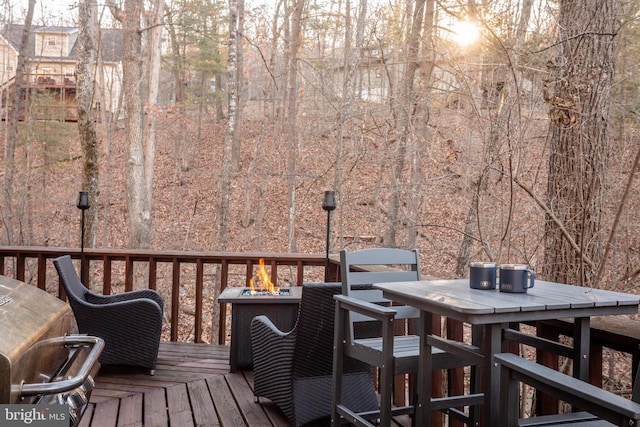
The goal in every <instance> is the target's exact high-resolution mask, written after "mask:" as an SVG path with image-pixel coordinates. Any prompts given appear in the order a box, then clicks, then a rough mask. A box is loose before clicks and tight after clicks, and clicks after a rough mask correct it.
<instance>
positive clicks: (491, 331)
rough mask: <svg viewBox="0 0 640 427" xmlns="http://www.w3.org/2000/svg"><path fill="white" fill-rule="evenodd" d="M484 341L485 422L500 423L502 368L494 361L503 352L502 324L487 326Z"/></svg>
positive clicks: (488, 423) (494, 424) (485, 423)
mask: <svg viewBox="0 0 640 427" xmlns="http://www.w3.org/2000/svg"><path fill="white" fill-rule="evenodd" d="M484 338H485V342H484V355H485V360H484V373H483V376H484V421H485V422H484V423H481V425H487V426H497V425H500V368H499V366H498V365H497V364H494V362H493V355H494V354H497V353H500V352H502V345H503V342H502V324H501V323H495V324H490V325H486V326H485V337H484Z"/></svg>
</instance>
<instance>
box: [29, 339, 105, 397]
mask: <svg viewBox="0 0 640 427" xmlns="http://www.w3.org/2000/svg"><path fill="white" fill-rule="evenodd" d="M48 341H49V340H48ZM50 341H51V342H54V343H60V344H61V345H63V346H67V347H91V351H90V352H89V354H88V355H87V357H86V359H85V360H84V362H83V364H82V367H81V368H80V369H79V371H78V373H77V375H75V376H74V377H72V378H69V379H66V380H60V381H52V382H48V383H33V384H21V385H20V386H19V388H20V390H19V392H20V396H21V397H22V396H35V395H38V394H54V393H63V392H65V391H69V390H73V389H75V388H78V387H80V386H81V385H82V384H84V382H85V381H86V380H87V378H89V376H90V374H91V370H92V368H93V366H94V365H95V364H96V363H98V358H99V357H100V353H102V350H103V349H104V340H103V339H102V338H99V337H94V336H88V335H68V336H64V337H58V338H52V339H51V340H50Z"/></svg>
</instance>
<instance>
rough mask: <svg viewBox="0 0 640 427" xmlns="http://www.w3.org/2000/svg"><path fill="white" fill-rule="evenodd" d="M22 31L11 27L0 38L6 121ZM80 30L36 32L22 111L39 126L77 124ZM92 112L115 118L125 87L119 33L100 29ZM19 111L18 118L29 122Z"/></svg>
mask: <svg viewBox="0 0 640 427" xmlns="http://www.w3.org/2000/svg"><path fill="white" fill-rule="evenodd" d="M23 29H24V26H23V25H7V26H5V28H4V29H3V30H2V32H0V87H1V88H2V93H1V96H2V119H5V118H6V115H7V114H8V111H9V110H10V108H11V103H12V101H11V100H12V99H13V93H14V91H15V87H16V85H15V77H16V66H17V62H18V51H19V48H20V39H21V38H22V32H23ZM78 33H79V28H76V27H57V26H46V27H32V30H31V34H30V36H29V43H28V49H27V52H26V61H25V72H24V76H23V81H22V99H23V100H26V101H28V102H25V103H24V107H23V108H27V109H28V111H29V112H30V114H31V117H33V118H35V119H39V120H44V119H54V120H68V121H73V120H76V119H77V112H76V79H75V68H76V55H77V50H78V46H77V41H78ZM96 49H97V64H96V66H95V71H96V79H95V84H96V87H95V99H96V101H95V102H94V109H95V112H96V113H98V112H99V111H101V110H102V112H104V113H113V112H115V111H116V110H117V109H118V105H119V103H118V100H119V97H120V91H121V87H122V84H121V82H122V62H121V51H122V37H121V33H120V31H119V30H111V29H101V30H100V31H99V32H98V41H97V42H96ZM24 113H25V111H21V113H20V118H21V119H23V118H24V117H26V115H25V114H24Z"/></svg>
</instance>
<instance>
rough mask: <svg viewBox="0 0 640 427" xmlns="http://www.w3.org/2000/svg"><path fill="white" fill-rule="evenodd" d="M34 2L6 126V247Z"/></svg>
mask: <svg viewBox="0 0 640 427" xmlns="http://www.w3.org/2000/svg"><path fill="white" fill-rule="evenodd" d="M35 5H36V1H35V0H29V6H28V9H27V15H26V16H25V18H24V29H23V30H22V38H21V39H20V51H19V52H18V63H17V65H16V79H15V82H16V84H15V89H14V92H13V101H12V106H13V110H12V111H11V117H10V122H9V125H8V126H7V134H6V135H5V142H4V178H3V196H4V197H3V200H2V223H3V225H4V231H5V242H6V244H7V245H13V244H16V241H15V236H14V228H13V225H14V221H15V218H14V212H13V204H14V200H13V194H14V191H13V173H14V170H15V152H16V144H17V139H18V121H19V120H20V110H21V109H22V78H23V76H24V73H25V69H24V67H25V62H26V55H27V52H28V44H29V35H30V33H31V21H32V20H33V10H34V9H35Z"/></svg>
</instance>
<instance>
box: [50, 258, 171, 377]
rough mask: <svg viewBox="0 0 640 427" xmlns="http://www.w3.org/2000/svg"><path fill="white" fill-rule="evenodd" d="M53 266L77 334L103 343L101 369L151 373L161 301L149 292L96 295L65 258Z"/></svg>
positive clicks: (157, 338) (154, 357) (154, 364)
mask: <svg viewBox="0 0 640 427" xmlns="http://www.w3.org/2000/svg"><path fill="white" fill-rule="evenodd" d="M53 264H54V265H55V267H56V270H57V271H58V275H59V276H60V280H61V282H62V285H63V286H64V290H65V292H66V294H67V298H68V299H69V304H70V305H71V309H72V310H73V314H74V316H75V318H76V323H77V324H78V329H79V332H80V333H81V334H88V335H95V336H98V337H100V338H102V339H104V341H105V348H104V351H103V352H102V354H101V355H100V363H101V364H102V365H126V366H137V367H142V368H148V369H149V370H150V373H151V375H153V374H154V373H155V368H156V361H157V358H158V346H159V345H160V335H161V333H162V310H163V306H164V304H163V301H162V297H161V296H160V294H158V293H157V292H156V291H154V290H151V289H143V290H137V291H132V292H125V293H121V294H117V295H108V296H107V295H99V294H96V293H93V292H91V291H90V290H89V289H87V288H86V287H85V286H84V285H83V284H82V283H81V282H80V278H79V277H78V273H77V272H76V269H75V267H74V265H73V263H72V262H71V257H69V256H68V255H65V256H61V257H59V258H56V259H55V260H54V261H53Z"/></svg>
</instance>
